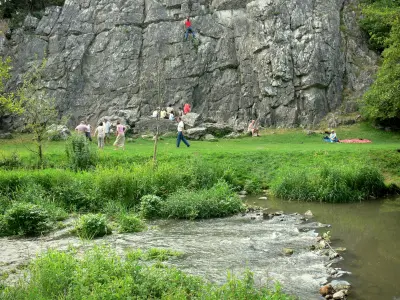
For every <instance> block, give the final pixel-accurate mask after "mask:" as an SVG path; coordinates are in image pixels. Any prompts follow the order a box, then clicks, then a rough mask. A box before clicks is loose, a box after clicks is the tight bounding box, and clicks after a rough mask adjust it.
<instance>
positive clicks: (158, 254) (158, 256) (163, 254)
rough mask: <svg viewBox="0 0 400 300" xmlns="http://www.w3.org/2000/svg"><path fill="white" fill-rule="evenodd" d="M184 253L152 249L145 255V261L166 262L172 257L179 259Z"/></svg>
mask: <svg viewBox="0 0 400 300" xmlns="http://www.w3.org/2000/svg"><path fill="white" fill-rule="evenodd" d="M181 255H182V253H181V252H178V251H174V250H170V249H159V248H150V249H149V250H147V252H146V253H145V254H144V255H143V258H144V259H145V260H158V261H166V260H168V259H169V258H170V257H179V256H181Z"/></svg>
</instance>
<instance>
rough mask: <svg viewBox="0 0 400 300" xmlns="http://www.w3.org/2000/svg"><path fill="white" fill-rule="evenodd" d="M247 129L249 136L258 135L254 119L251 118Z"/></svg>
mask: <svg viewBox="0 0 400 300" xmlns="http://www.w3.org/2000/svg"><path fill="white" fill-rule="evenodd" d="M247 131H248V132H251V136H260V135H259V134H258V127H257V126H256V120H251V122H250V124H249V127H248V128H247Z"/></svg>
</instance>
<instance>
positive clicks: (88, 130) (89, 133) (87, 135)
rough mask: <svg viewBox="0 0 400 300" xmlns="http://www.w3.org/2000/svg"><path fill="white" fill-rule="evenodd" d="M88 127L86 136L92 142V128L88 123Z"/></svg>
mask: <svg viewBox="0 0 400 300" xmlns="http://www.w3.org/2000/svg"><path fill="white" fill-rule="evenodd" d="M86 127H87V129H86V132H85V135H86V137H87V138H88V139H89V141H92V136H91V128H90V124H89V123H88V122H86Z"/></svg>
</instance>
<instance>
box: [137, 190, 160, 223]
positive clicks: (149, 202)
mask: <svg viewBox="0 0 400 300" xmlns="http://www.w3.org/2000/svg"><path fill="white" fill-rule="evenodd" d="M161 204H162V199H161V198H160V197H158V196H155V195H146V196H143V197H142V198H140V213H141V215H142V216H143V217H144V218H148V219H152V218H156V217H158V216H159V215H160V213H161Z"/></svg>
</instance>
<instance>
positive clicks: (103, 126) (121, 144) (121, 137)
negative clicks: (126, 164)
mask: <svg viewBox="0 0 400 300" xmlns="http://www.w3.org/2000/svg"><path fill="white" fill-rule="evenodd" d="M75 131H76V132H78V133H81V134H84V135H85V136H86V138H87V139H88V140H89V141H92V136H91V128H90V124H89V123H87V122H85V121H81V123H80V124H79V125H78V126H76V128H75ZM125 131H126V127H125V126H124V125H122V124H121V122H119V121H118V122H117V128H116V132H115V134H116V136H117V137H116V139H115V142H114V144H113V145H114V150H118V148H121V149H123V150H125ZM93 135H94V136H96V135H97V145H98V147H99V149H103V148H104V145H105V144H106V142H108V141H109V140H110V135H111V122H110V120H108V119H106V120H105V122H100V123H99V125H98V126H97V127H96V129H95V131H94V134H93Z"/></svg>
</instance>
